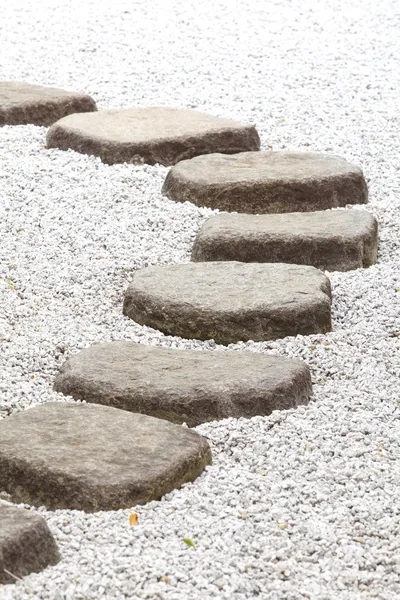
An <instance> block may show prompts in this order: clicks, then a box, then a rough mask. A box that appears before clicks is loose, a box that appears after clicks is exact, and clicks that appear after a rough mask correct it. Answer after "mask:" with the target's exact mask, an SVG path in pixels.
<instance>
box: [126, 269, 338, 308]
mask: <svg viewBox="0 0 400 600" xmlns="http://www.w3.org/2000/svg"><path fill="white" fill-rule="evenodd" d="M129 290H132V291H133V290H137V291H138V290H140V291H141V292H142V293H143V294H145V295H146V294H149V295H150V296H151V297H153V298H154V297H159V298H160V299H162V298H165V299H166V298H168V301H169V302H172V303H174V302H176V303H181V304H182V305H188V306H196V305H201V307H202V309H203V310H210V311H212V312H218V311H219V309H222V310H223V311H235V312H241V311H242V310H243V309H244V310H251V309H252V308H255V307H258V306H260V304H261V305H262V306H264V307H266V306H268V307H269V308H271V309H274V308H276V309H281V308H282V306H284V305H285V304H291V303H292V302H293V300H294V299H295V298H300V299H302V298H303V297H304V295H307V294H316V293H320V294H321V295H325V294H328V295H329V296H330V284H329V280H328V278H327V277H326V276H325V275H324V274H323V273H321V271H319V270H317V269H315V268H314V267H309V266H302V265H289V264H283V263H275V264H267V263H266V264H255V263H251V264H249V263H241V262H235V261H231V262H207V263H188V264H180V265H169V266H154V267H147V268H144V269H140V270H138V271H136V273H135V274H134V279H133V282H132V284H131V285H130V286H129V287H128V291H127V293H128V295H129Z"/></svg>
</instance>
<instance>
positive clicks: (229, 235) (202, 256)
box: [192, 210, 378, 271]
mask: <svg viewBox="0 0 400 600" xmlns="http://www.w3.org/2000/svg"><path fill="white" fill-rule="evenodd" d="M377 251H378V223H377V221H376V219H375V218H374V217H373V216H372V215H371V214H370V213H368V212H366V211H361V210H327V211H318V212H309V213H285V214H280V215H245V214H232V213H220V214H218V215H214V216H212V217H210V218H209V219H208V220H207V221H206V222H205V223H204V225H203V226H202V228H201V229H200V231H199V233H198V235H197V237H196V240H195V243H194V246H193V251H192V260H193V261H216V260H221V261H222V260H223V261H231V260H237V261H241V262H271V263H274V262H285V263H296V264H299V265H300V264H301V265H312V266H314V267H318V268H319V269H322V270H323V271H325V270H326V271H349V270H350V269H359V268H361V267H369V266H370V265H372V264H373V263H375V262H376V257H377Z"/></svg>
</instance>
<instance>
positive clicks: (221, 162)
mask: <svg viewBox="0 0 400 600" xmlns="http://www.w3.org/2000/svg"><path fill="white" fill-rule="evenodd" d="M162 191H163V193H164V194H166V195H167V196H168V198H170V199H171V200H176V201H178V202H186V200H188V201H189V202H193V203H194V204H197V205H198V206H209V207H211V208H218V209H220V210H225V211H230V212H233V211H235V212H242V213H251V214H261V213H284V212H285V213H286V212H295V211H296V212H297V211H299V212H305V211H315V210H324V209H327V208H336V207H339V206H346V204H365V203H366V202H367V199H368V190H367V184H366V182H365V180H364V177H363V174H362V171H361V170H360V169H359V168H358V167H356V166H354V165H352V164H350V163H348V162H347V161H345V160H344V159H343V158H340V157H338V156H333V155H330V154H315V153H312V152H309V153H303V152H242V153H241V154H236V155H234V156H225V155H223V154H210V155H208V156H200V157H197V158H193V159H191V160H186V161H184V162H181V163H179V164H178V165H177V166H175V167H174V168H172V169H171V170H170V171H169V173H168V175H167V178H166V180H165V182H164V186H163V190H162Z"/></svg>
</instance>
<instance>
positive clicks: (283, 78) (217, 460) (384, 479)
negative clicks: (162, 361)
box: [0, 0, 400, 600]
mask: <svg viewBox="0 0 400 600" xmlns="http://www.w3.org/2000/svg"><path fill="white" fill-rule="evenodd" d="M39 9H40V10H39ZM1 12H2V19H1V22H0V33H1V40H2V47H1V66H0V79H3V80H9V79H16V80H26V81H29V82H31V83H38V84H43V85H53V86H56V87H61V88H64V89H72V90H78V91H84V92H87V93H88V94H90V95H91V96H92V97H93V98H94V100H95V101H96V102H97V104H98V107H99V108H118V107H129V106H146V105H148V106H151V105H153V106H154V105H167V106H184V107H188V108H197V109H199V110H204V111H206V112H207V111H208V112H210V113H211V114H215V115H217V116H221V117H228V118H233V119H238V120H244V121H249V122H251V123H254V124H256V125H257V129H258V131H259V133H260V135H261V139H262V149H264V150H265V149H268V148H271V147H272V148H273V149H274V150H282V149H292V150H304V151H310V150H312V151H316V152H332V153H335V154H339V155H341V156H343V157H344V158H346V159H347V160H349V161H350V162H354V163H355V164H357V165H359V166H360V167H361V168H362V169H363V171H364V174H365V176H366V178H367V181H368V184H369V197H370V204H369V205H367V206H366V210H370V211H371V212H372V213H373V214H374V215H376V216H377V218H378V221H379V224H380V241H381V245H380V251H379V256H378V261H379V262H378V264H376V265H375V266H373V267H370V268H369V269H368V270H356V271H352V272H349V273H331V274H330V275H329V276H330V279H331V281H332V285H333V294H334V302H333V329H334V330H333V332H332V333H330V334H327V335H314V336H309V337H300V336H299V337H297V338H285V339H283V340H280V341H276V342H270V343H257V344H256V343H251V342H248V343H246V344H243V343H240V344H237V345H235V346H231V348H232V349H237V350H240V349H242V348H246V349H247V350H249V351H253V352H267V353H271V354H276V355H282V356H288V357H297V358H303V359H304V360H305V361H306V362H307V364H308V365H309V366H310V368H311V371H312V376H313V382H314V401H313V402H312V403H311V404H309V405H308V406H307V407H301V408H298V409H296V410H289V411H287V412H274V413H273V414H272V415H271V416H269V417H257V418H253V419H251V420H233V419H232V420H225V421H222V422H215V423H210V424H207V425H202V426H200V427H198V428H197V429H198V431H199V432H201V433H203V434H204V435H206V436H207V437H208V439H209V441H210V445H211V447H212V452H213V460H214V464H213V466H211V467H209V468H207V470H206V472H205V473H204V474H203V475H202V476H201V477H200V478H199V479H197V480H196V481H195V482H194V483H193V484H189V485H187V486H185V487H184V488H183V489H181V490H179V491H176V492H174V493H171V494H170V495H168V496H167V497H165V498H164V500H163V501H161V502H153V503H150V504H148V505H146V506H144V507H140V508H138V509H137V510H136V512H137V513H138V516H139V524H138V525H137V526H136V527H132V526H131V525H130V524H129V521H128V517H129V514H130V512H131V511H130V510H123V511H116V512H109V513H95V514H92V515H86V514H84V513H81V512H74V511H67V510H62V511H55V512H47V511H45V510H40V514H41V515H42V516H43V517H44V518H45V519H46V521H47V523H48V524H49V526H50V528H51V531H52V532H53V533H54V535H55V538H56V540H57V543H58V545H59V548H60V551H61V553H62V560H61V562H60V563H59V564H58V565H56V566H54V567H51V568H48V569H46V570H45V571H44V572H42V573H40V574H35V575H30V576H28V577H26V578H24V580H23V581H19V582H17V583H16V584H15V585H9V586H6V587H4V588H0V599H1V600H92V599H93V600H94V599H96V600H98V599H103V598H104V599H107V600H108V599H110V600H122V599H125V598H126V599H127V598H151V599H157V598H159V599H162V600H164V599H165V600H184V599H185V600H186V599H187V598H190V599H191V600H200V599H203V598H219V599H223V600H225V599H226V600H228V599H229V600H245V599H247V598H251V597H255V596H258V597H259V598H262V599H265V600H283V599H285V600H331V599H332V598H335V600H366V599H373V600H376V599H378V600H395V599H398V598H399V597H400V561H399V552H400V499H399V486H398V482H399V477H400V467H399V465H400V430H399V413H400V409H399V372H400V308H399V306H400V272H399V260H400V218H399V214H400V201H399V193H400V184H399V171H398V168H399V155H400V138H399V135H398V128H399V95H398V90H399V87H400V72H399V69H398V54H399V50H400V48H399V36H398V28H399V24H400V23H399V10H398V6H397V2H395V0H383V1H382V2H379V3H376V2H373V1H372V0H354V2H352V3H349V2H344V0H338V2H335V3H332V2H328V0H321V2H319V3H318V4H316V3H315V2H314V1H313V0H301V2H300V1H295V0H291V1H289V2H283V0H282V1H278V0H276V1H271V2H268V3H266V2H262V1H261V0H259V1H257V0H253V1H251V0H238V1H237V2H235V3H234V10H233V9H232V2H230V0H221V1H220V2H211V1H210V0H205V1H204V2H201V3H199V2H194V0H186V1H185V2H183V1H178V0H176V1H174V2H173V1H166V2H164V1H163V0H153V1H152V2H144V1H141V2H135V3H132V2H131V1H128V0H114V1H113V2H112V3H111V2H103V3H99V2H97V1H96V2H95V1H94V0H86V1H84V2H82V1H80V2H77V0H68V1H67V0H65V1H59V2H55V1H53V0H41V1H40V2H39V1H38V0H32V2H30V3H26V2H25V1H23V0H15V1H14V2H12V3H11V2H9V3H7V4H5V5H4V6H2V11H1ZM45 135H46V129H44V128H37V127H34V126H18V127H3V128H1V129H0V339H1V342H0V374H1V376H0V412H1V417H6V416H7V415H8V414H10V413H12V412H14V411H17V410H21V409H24V408H28V407H29V406H32V405H34V404H37V403H41V402H47V401H50V400H57V399H59V400H63V397H62V396H58V395H57V394H55V393H54V392H53V391H52V385H53V381H54V377H55V374H56V372H57V370H58V368H59V366H60V365H61V364H62V363H63V362H64V360H65V358H66V357H68V356H70V355H71V354H72V353H74V352H76V351H78V350H79V349H81V348H84V347H86V346H88V345H90V344H92V343H94V342H103V341H110V340H114V339H121V340H122V339H124V340H133V341H138V342H143V343H150V344H155V345H161V346H177V347H181V348H184V347H187V348H195V349H198V350H199V351H201V350H206V351H224V349H223V348H222V347H215V345H214V344H213V343H212V342H195V341H190V342H189V341H186V340H182V339H178V338H172V337H166V336H164V335H162V334H161V333H159V332H157V331H154V330H151V329H149V328H146V327H141V326H138V325H136V324H135V323H134V322H132V321H131V320H129V319H127V318H125V317H123V316H122V299H123V292H124V290H125V289H126V287H127V285H128V283H129V282H130V279H131V276H132V270H133V269H135V268H138V267H141V266H145V265H151V264H171V263H177V262H181V261H189V258H190V252H191V247H192V243H193V241H194V238H195V236H196V233H197V231H198V230H199V229H200V226H201V224H202V223H203V222H204V220H205V219H206V217H207V216H209V215H210V214H212V211H211V210H206V209H198V208H196V207H195V206H193V205H190V204H182V205H177V204H175V203H173V202H170V201H168V200H167V199H165V198H163V197H162V196H161V192H160V190H161V187H162V183H163V180H164V177H165V175H166V173H167V169H166V168H164V167H150V166H143V167H139V166H130V165H115V166H107V165H104V164H102V163H101V162H100V160H99V159H96V158H93V157H87V156H83V155H79V154H75V153H73V152H62V151H58V150H46V149H45V148H44V145H45ZM351 210H357V208H356V209H351ZM183 538H190V539H192V540H193V541H194V542H195V545H196V548H193V547H189V546H187V545H186V544H185V543H184V542H183V541H182V539H183Z"/></svg>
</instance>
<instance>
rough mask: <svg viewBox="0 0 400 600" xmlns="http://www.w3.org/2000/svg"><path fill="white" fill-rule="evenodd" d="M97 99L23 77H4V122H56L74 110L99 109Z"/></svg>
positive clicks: (0, 114) (0, 94) (0, 97)
mask: <svg viewBox="0 0 400 600" xmlns="http://www.w3.org/2000/svg"><path fill="white" fill-rule="evenodd" d="M96 110H97V108H96V104H95V102H94V100H93V99H92V98H91V97H90V96H88V95H86V94H80V93H77V92H67V91H65V90H59V89H57V88H52V87H44V86H42V85H31V84H29V83H23V82H20V81H0V126H1V125H27V124H29V123H31V124H33V125H44V126H47V125H52V124H53V123H55V122H56V121H58V120H59V119H62V117H66V116H67V115H70V114H71V113H76V112H79V113H85V112H91V111H96Z"/></svg>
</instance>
